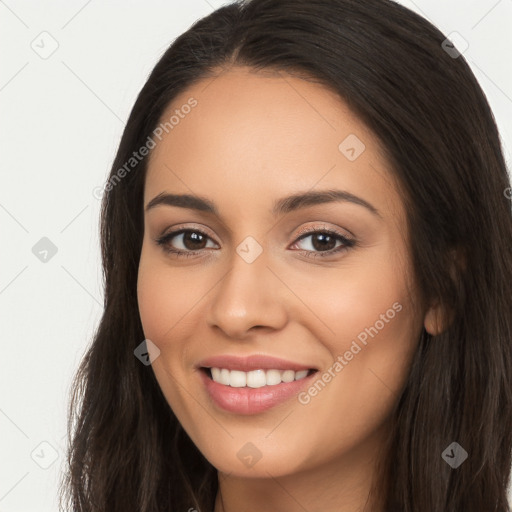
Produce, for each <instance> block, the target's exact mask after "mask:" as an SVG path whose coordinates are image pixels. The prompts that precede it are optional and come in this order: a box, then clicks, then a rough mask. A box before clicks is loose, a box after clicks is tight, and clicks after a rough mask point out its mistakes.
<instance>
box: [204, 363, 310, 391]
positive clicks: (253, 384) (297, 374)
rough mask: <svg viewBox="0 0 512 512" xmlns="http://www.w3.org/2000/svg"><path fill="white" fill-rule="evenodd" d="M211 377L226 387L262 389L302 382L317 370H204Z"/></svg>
mask: <svg viewBox="0 0 512 512" xmlns="http://www.w3.org/2000/svg"><path fill="white" fill-rule="evenodd" d="M203 370H205V371H206V372H207V374H208V375H209V377H210V378H211V379H212V380H213V381H215V382H217V383H219V384H222V385H224V386H230V387H233V388H243V387H248V388H262V387H264V386H276V385H278V384H281V383H283V382H284V383H288V382H293V381H296V380H301V379H304V378H305V377H307V376H308V375H309V374H311V373H313V372H314V371H315V370H313V369H311V370H300V371H294V370H277V369H268V370H264V369H262V368H260V369H257V370H252V371H249V372H244V371H240V370H229V369H227V368H203Z"/></svg>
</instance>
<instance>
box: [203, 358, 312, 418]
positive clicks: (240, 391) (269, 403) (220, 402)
mask: <svg viewBox="0 0 512 512" xmlns="http://www.w3.org/2000/svg"><path fill="white" fill-rule="evenodd" d="M222 367H223V368H226V367H225V366H222ZM258 368H261V366H259V367H258ZM273 368H276V367H275V366H273ZM276 369H277V368H276ZM290 369H292V368H290ZM303 369H306V368H305V367H304V368H303ZM198 373H199V374H200V378H201V379H202V381H203V384H204V385H205V387H206V390H207V392H208V394H209V395H210V397H211V399H212V400H213V402H214V403H215V404H216V405H217V406H219V407H220V408H222V409H224V410H226V411H229V412H233V413H236V414H243V415H250V414H258V413H260V412H263V411H266V410H267V409H270V408H272V407H274V406H276V405H279V404H281V403H283V402H286V400H288V399H290V398H291V397H293V396H296V395H297V394H298V393H299V392H300V390H301V389H302V388H304V387H305V386H309V385H310V384H311V380H312V378H313V377H314V376H315V375H316V373H317V372H314V373H312V374H311V375H308V376H307V377H304V378H303V379H300V380H294V381H292V382H281V384H276V385H275V386H263V387H261V388H249V387H243V388H232V387H231V386H225V385H224V384H219V383H218V382H215V381H214V380H213V379H211V378H210V377H209V376H208V375H207V373H206V372H205V371H204V370H200V371H199V372H198Z"/></svg>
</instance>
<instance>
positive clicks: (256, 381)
mask: <svg viewBox="0 0 512 512" xmlns="http://www.w3.org/2000/svg"><path fill="white" fill-rule="evenodd" d="M266 384H267V379H266V377H265V371H264V370H253V371H252V372H248V373H247V386H248V387H250V388H261V387H262V386H265V385H266Z"/></svg>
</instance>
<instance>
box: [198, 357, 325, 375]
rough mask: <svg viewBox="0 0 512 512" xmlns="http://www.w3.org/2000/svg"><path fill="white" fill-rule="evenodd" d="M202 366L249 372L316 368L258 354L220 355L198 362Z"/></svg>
mask: <svg viewBox="0 0 512 512" xmlns="http://www.w3.org/2000/svg"><path fill="white" fill-rule="evenodd" d="M198 366H199V367H202V368H226V369H228V370H240V371H243V372H249V371H251V370H258V369H262V370H272V369H274V370H294V371H300V370H311V369H313V370H316V368H314V367H312V366H311V365H307V364H301V363H296V362H294V361H287V360H285V359H280V358H277V357H271V356H265V355H262V354H256V355H251V356H235V355H229V354H226V355H218V356H213V357H208V358H207V359H203V360H202V361H200V362H199V363H198Z"/></svg>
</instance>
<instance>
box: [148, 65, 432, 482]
mask: <svg viewBox="0 0 512 512" xmlns="http://www.w3.org/2000/svg"><path fill="white" fill-rule="evenodd" d="M171 116H174V117H173V118H172V120H171V121H169V120H170V119H171ZM166 121H167V122H168V124H167V126H166V127H165V128H162V127H160V129H157V131H155V132H154V136H153V137H152V138H153V141H154V142H155V143H156V146H155V147H154V148H153V149H152V154H151V159H150V162H149V167H148V174H147V178H146V183H145V191H144V208H145V212H144V217H145V221H144V222H145V231H144V241H143V247H142V254H141V259H140V266H139V277H138V301H139V310H140V316H141V321H142V325H143V328H144V334H145V336H146V338H147V339H149V340H151V342H152V343H154V345H156V346H157V347H158V349H159V351H160V352H159V355H158V357H156V359H155V360H154V361H153V364H152V366H153V371H154V372H155V375H156V378H157V380H158V383H159V384H160V386H161V388H162V391H163V393H164V395H165V397H166V399H167V401H168V403H169V405H170V407H171V408H172V409H173V411H174V413H175V414H176V416H177V417H178V419H179V421H180V422H181V424H182V425H183V427H184V429H185V430H186V431H187V433H188V435H189V436H190V437H191V439H192V440H193V441H194V443H195V444H196V445H197V447H198V448H199V450H200V451H201V452H202V453H203V454H204V455H205V457H206V458H207V459H208V460H209V461H210V462H211V463H212V464H213V465H214V466H215V467H216V468H217V469H219V470H221V471H223V472H225V473H231V474H232V475H239V476H252V477H268V476H269V474H271V475H273V476H282V475H289V474H293V473H297V472H299V471H304V470H309V469H312V468H315V467H318V466H320V465H327V464H329V465H331V464H349V463H350V461H351V460H352V461H353V460H363V459H362V457H366V458H367V460H370V459H371V457H373V454H374V453H375V450H376V449H377V447H378V446H379V442H380V439H381V438H380V435H381V434H382V432H383V428H384V427H385V425H386V420H387V419H388V418H389V414H390V411H391V408H392V406H393V405H394V403H395V402H396V401H397V399H398V397H399V394H400V391H401V389H402V388H403V386H404V384H405V379H406V376H407V373H408V369H409V365H410V361H411V357H412V354H413V352H414V349H415V347H416V344H417V340H418V338H419V335H420V333H421V329H422V324H423V320H424V319H423V316H422V312H421V311H419V310H418V309H417V308H415V307H413V306H414V305H413V301H414V299H415V296H414V295H413V291H414V283H413V281H412V279H411V275H412V268H411V261H410V257H409V253H408V248H407V231H406V220H405V211H404V207H403V204H402V201H401V199H400V195H399V193H398V190H397V188H396V186H395V184H394V181H393V178H392V174H391V170H390V168H389V166H388V163H387V162H386V161H385V159H384V157H383V155H382V154H381V153H380V152H379V147H378V141H377V139H376V138H375V137H374V136H373V135H372V133H371V132H370V131H369V130H368V129H367V128H365V126H364V125H363V124H362V123H361V122H360V121H359V120H358V118H357V117H355V116H354V115H353V114H352V113H351V112H350V111H349V110H348V108H347V106H346V105H345V103H343V102H342V101H340V100H339V99H338V97H337V96H335V95H334V94H333V93H331V92H329V91H328V90H326V89H325V88H323V87H322V86H320V85H318V84H313V83H311V82H306V81H303V80H300V79H299V78H295V77H292V76H290V75H285V74H283V75H282V76H280V77H279V76H277V75H269V74H265V75H264V74H262V73H259V74H256V73H254V72H251V71H250V70H248V69H247V68H234V69H231V70H230V71H227V72H225V73H223V74H221V75H219V76H218V77H217V78H215V79H208V80H203V81H201V82H199V83H198V84H196V85H194V86H193V87H191V88H189V89H188V90H187V91H186V92H184V93H183V94H181V95H180V96H179V97H178V98H176V99H175V101H174V102H173V104H172V106H171V107H170V108H169V109H168V110H167V112H166V114H165V115H164V118H163V122H166ZM160 139H161V140H160ZM327 191H331V192H332V193H331V195H330V196H329V195H327V194H326V192H327ZM165 194H168V195H171V194H172V196H173V197H170V196H168V197H167V199H166V200H165V199H162V197H164V198H165ZM185 195H186V196H191V197H192V198H197V199H192V198H188V199H187V198H184V196H185ZM303 195H304V198H300V197H299V198H297V199H286V198H290V197H291V196H303ZM157 196H159V197H160V198H161V199H162V201H153V200H154V198H155V197H157ZM180 197H181V198H180ZM152 201H153V203H152V207H150V208H149V209H148V208H147V206H148V205H149V204H150V203H151V202H152ZM205 203H206V204H205ZM181 230H186V231H185V232H184V233H183V232H181V233H178V234H174V235H173V236H171V237H167V238H166V239H165V240H164V244H163V245H162V244H159V243H157V240H158V239H162V237H164V235H168V234H170V233H172V232H176V231H181ZM169 249H171V250H173V251H177V252H178V253H179V254H177V253H176V252H169ZM210 358H216V359H217V360H210ZM271 358H276V359H277V360H272V359H271ZM278 360H279V361H278ZM209 367H213V368H219V369H218V370H217V369H214V370H208V369H205V368H209ZM242 370H245V371H242ZM310 370H316V371H315V372H314V373H312V372H311V371H310ZM210 372H212V374H214V376H215V378H216V380H217V381H218V382H215V381H213V380H212V379H211V376H210ZM304 374H306V376H304ZM283 381H284V382H283ZM355 457H357V459H356V458H355ZM365 460H366V459H365Z"/></svg>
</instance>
